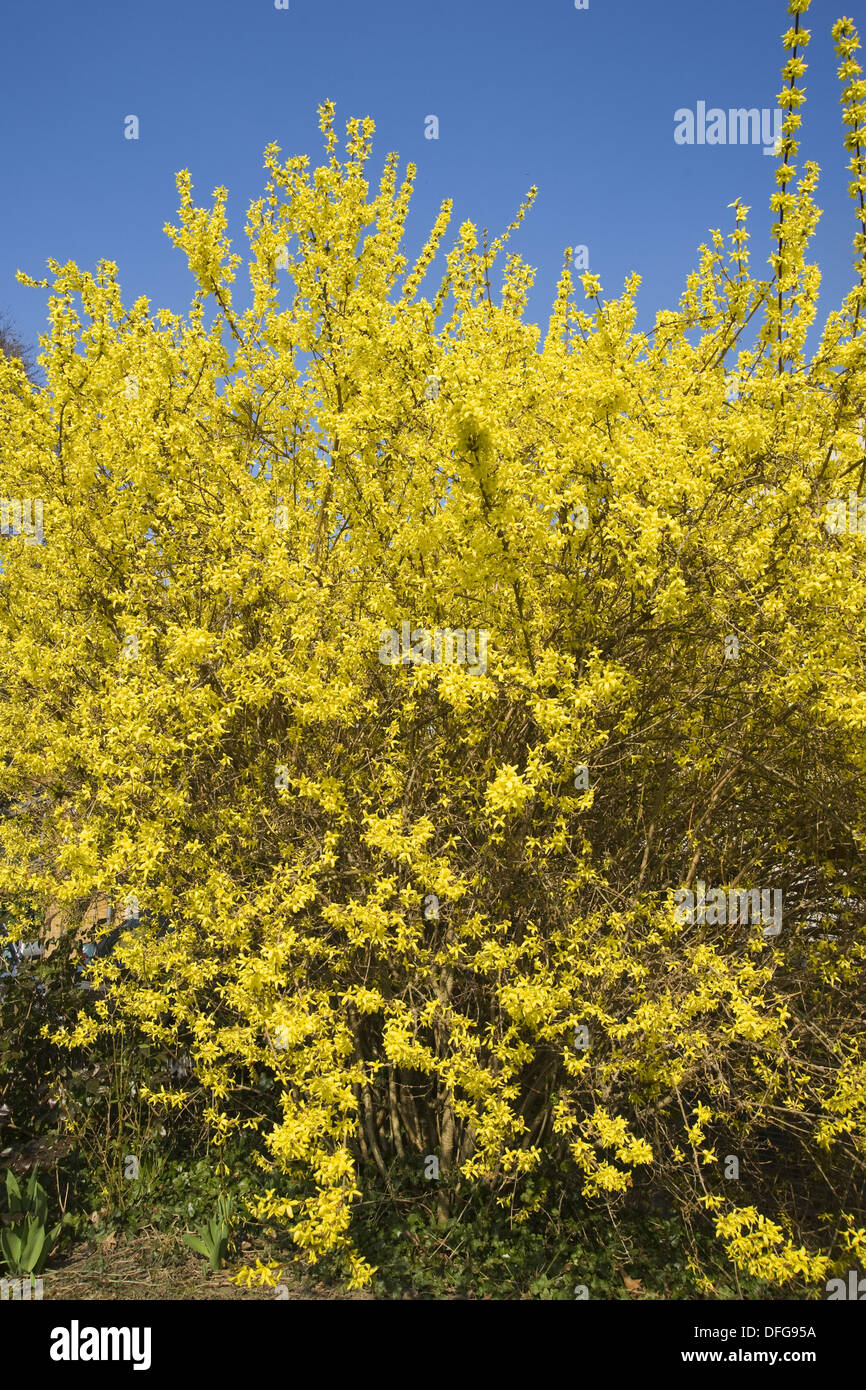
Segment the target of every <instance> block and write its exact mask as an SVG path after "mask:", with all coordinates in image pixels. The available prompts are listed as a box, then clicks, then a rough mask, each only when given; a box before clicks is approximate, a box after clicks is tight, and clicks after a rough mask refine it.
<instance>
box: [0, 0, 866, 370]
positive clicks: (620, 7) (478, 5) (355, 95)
mask: <svg viewBox="0 0 866 1390" xmlns="http://www.w3.org/2000/svg"><path fill="white" fill-rule="evenodd" d="M840 14H848V15H850V16H851V17H852V18H853V19H854V20H855V23H858V27H859V28H860V29H861V34H862V31H863V30H866V13H864V12H863V7H862V6H861V5H860V3H859V0H858V4H857V5H856V6H853V5H852V4H851V0H815V3H814V4H813V6H812V10H811V12H810V14H809V15H808V16H807V17H806V26H807V27H808V28H810V29H811V31H812V42H811V44H810V47H809V50H808V53H807V55H806V57H807V61H808V63H809V70H808V73H807V75H806V78H805V82H806V92H807V101H806V105H805V107H804V108H803V112H804V129H803V134H802V141H803V143H802V147H801V151H800V156H799V160H800V161H802V159H803V158H812V159H815V160H816V161H817V162H818V163H819V165H820V166H821V171H822V178H821V183H820V185H819V190H818V195H817V200H818V205H819V206H820V207H822V208H823V209H824V216H823V217H822V220H821V223H820V225H819V230H818V234H817V237H816V239H815V241H814V242H813V257H812V258H813V259H817V261H818V264H819V265H820V267H821V270H822V272H823V275H824V281H823V289H822V298H821V312H820V315H819V323H820V321H821V320H822V319H823V317H824V314H825V313H826V312H827V311H828V310H829V309H830V308H834V307H836V305H837V303H838V301H839V299H840V297H841V296H842V295H843V294H844V293H845V292H846V291H847V290H848V289H850V287H851V284H852V278H853V277H852V266H853V252H852V248H851V239H852V236H853V234H854V231H855V226H854V221H853V204H852V202H851V200H850V199H849V198H848V197H847V194H846V191H845V190H846V185H847V182H848V177H849V176H848V174H847V172H846V169H845V164H846V161H847V155H846V154H845V151H844V149H843V147H842V131H843V128H842V121H841V107H840V105H839V95H840V86H839V83H838V81H837V79H836V76H835V72H836V66H837V60H836V56H835V54H834V52H833V47H832V40H831V37H830V30H831V27H832V24H833V22H834V20H835V19H836V18H838V17H839V15H840ZM791 23H793V21H792V20H791V19H790V18H789V16H788V14H787V6H786V4H785V0H726V3H724V4H721V3H709V0H658V3H652V0H590V5H589V9H588V10H584V11H578V10H576V9H575V8H574V0H523V3H518V0H437V3H435V4H433V3H425V0H366V2H365V3H364V4H359V3H357V0H290V9H289V10H287V11H278V10H276V9H275V8H274V3H273V0H139V2H138V3H133V0H77V2H76V3H68V0H39V2H38V3H37V0H19V3H16V4H14V5H11V4H10V5H8V6H6V7H5V11H4V16H3V49H4V53H3V110H4V121H3V133H2V135H0V148H2V161H3V167H2V189H3V194H4V197H3V202H4V211H3V216H2V237H0V309H5V310H6V311H8V312H9V314H10V315H11V317H12V320H13V322H14V324H15V326H16V327H17V329H18V331H19V333H20V334H21V336H22V337H23V338H24V339H25V340H27V341H28V342H30V343H34V344H35V341H36V339H37V336H38V334H39V333H41V332H44V331H45V323H46V318H45V299H46V294H45V292H40V291H36V290H31V289H27V288H26V287H24V286H20V285H17V284H16V282H15V278H14V277H15V271H16V269H18V268H21V269H23V270H26V271H27V272H29V273H30V274H32V275H36V276H39V275H43V274H44V273H45V268H44V267H45V260H46V257H48V256H54V257H56V258H57V259H58V260H60V261H61V262H63V261H66V260H68V259H73V260H75V261H77V262H78V264H79V265H80V266H82V267H86V268H93V266H94V265H95V262H96V261H97V260H98V259H99V258H100V257H106V258H108V259H109V260H113V261H115V262H117V264H118V267H119V272H120V280H121V285H122V287H123V293H124V300H125V301H126V302H127V303H132V301H133V300H134V299H135V298H136V297H137V296H139V295H142V294H144V295H147V296H148V297H149V299H150V301H151V307H152V308H153V309H154V310H155V309H158V308H160V307H162V306H167V307H169V308H172V309H174V310H180V309H182V308H184V307H185V305H186V304H187V303H188V300H189V297H190V295H191V292H192V281H191V278H190V277H189V275H188V272H187V270H186V267H185V262H184V259H183V257H182V255H181V253H180V252H178V251H176V250H175V249H174V248H173V247H172V246H171V245H170V243H169V241H168V239H167V238H166V237H165V235H164V233H163V231H162V227H163V224H164V223H165V222H166V221H174V220H175V211H176V206H177V196H176V190H175V186H174V173H175V171H176V170H178V169H182V168H188V169H189V170H190V172H191V175H192V179H193V184H194V195H195V196H196V198H197V200H198V201H200V202H205V201H207V200H209V197H210V194H211V192H212V190H213V189H214V187H216V186H217V185H219V184H224V185H225V186H226V187H227V188H228V190H229V213H230V218H231V230H232V234H233V237H234V239H235V249H236V250H239V251H241V252H245V250H246V238H245V237H244V235H243V222H244V216H245V213H246V208H247V205H248V203H249V201H250V200H251V198H253V197H256V196H259V195H260V194H261V192H262V190H263V185H264V181H265V176H264V172H263V170H262V160H261V155H262V151H263V149H264V147H265V145H266V144H267V143H268V142H269V141H272V140H275V141H276V142H277V143H278V144H279V145H280V147H281V150H282V152H283V156H284V157H288V156H290V155H293V154H298V153H306V154H308V155H309V156H310V157H311V160H312V161H313V163H314V164H316V163H320V162H322V153H321V152H322V146H321V135H320V133H319V131H318V128H317V117H316V107H317V106H318V104H319V103H320V102H322V101H323V100H324V99H326V98H328V97H330V98H333V99H334V100H335V101H336V103H337V127H338V129H341V128H342V123H343V121H344V120H345V118H346V117H348V116H350V115H359V116H365V115H369V116H372V117H373V119H374V120H375V122H376V127H377V130H376V137H375V142H374V157H373V161H372V163H371V166H370V167H371V182H373V180H374V179H376V178H377V177H378V172H379V168H380V167H381V161H382V160H383V159H384V157H385V155H386V153H387V152H388V151H389V150H397V151H398V152H399V153H400V155H401V159H402V160H403V161H406V160H412V161H414V162H415V163H416V164H417V166H418V179H417V193H416V197H415V201H414V204H413V209H414V210H413V214H412V216H411V218H410V222H409V230H410V241H409V243H408V254H409V255H410V256H411V255H412V253H413V252H414V251H416V250H417V249H418V247H420V244H421V238H422V236H423V233H424V231H425V229H426V227H427V226H428V225H429V223H430V222H431V221H432V219H433V217H434V216H435V213H436V210H437V208H438V206H439V203H440V201H441V200H442V199H443V198H444V197H452V198H453V199H454V202H455V209H454V218H453V221H452V224H451V228H450V230H449V244H450V242H451V239H452V238H453V236H454V235H456V231H457V228H458V226H459V225H460V223H461V222H462V221H463V220H464V219H466V218H468V219H470V220H472V221H473V222H475V224H476V225H477V226H478V227H479V228H481V227H483V226H487V227H489V228H490V229H491V232H494V233H495V232H499V231H500V230H501V229H502V228H503V227H504V226H505V225H506V223H507V222H508V221H510V220H511V218H512V216H513V214H514V212H515V211H516V209H517V207H518V206H519V204H520V202H521V199H522V198H523V196H524V194H525V193H526V191H527V190H528V189H529V187H530V186H531V185H532V184H537V185H538V188H539V197H538V199H537V202H536V204H535V207H534V208H533V210H532V211H531V213H530V214H529V217H528V219H527V221H526V222H525V223H524V226H523V228H522V229H521V231H520V232H519V234H518V237H517V239H516V240H515V241H514V242H513V248H514V249H516V250H519V251H520V253H521V254H522V255H523V257H524V259H526V260H527V261H529V263H530V264H531V265H533V266H534V267H535V268H536V271H537V279H536V287H535V290H534V292H533V295H532V298H531V300H530V305H529V310H530V313H529V317H531V318H532V319H534V320H535V321H536V322H540V323H541V324H542V325H543V326H546V323H547V317H548V312H549V307H550V303H551V300H552V296H553V291H554V285H555V282H556V279H557V277H558V274H559V271H560V268H561V264H562V256H563V250H564V247H565V246H568V245H574V244H577V243H583V244H585V245H587V246H588V247H589V254H590V264H589V269H590V270H592V271H593V272H595V273H598V274H599V275H600V276H601V278H602V284H603V287H604V291H605V293H606V294H607V295H608V296H610V297H613V296H614V295H616V294H618V293H619V292H620V289H621V286H622V282H623V279H624V277H625V276H626V275H627V274H628V273H629V272H630V271H632V270H636V271H637V272H638V273H639V274H640V275H641V276H642V277H643V284H642V287H641V291H640V296H639V300H638V303H639V310H640V313H639V320H638V325H639V326H649V325H650V324H651V323H652V321H653V319H654V316H655V313H656V311H657V310H658V309H660V308H667V307H674V306H675V304H676V301H677V299H678V297H679V294H680V292H681V289H682V287H683V282H684V278H685V275H686V273H687V272H688V271H689V270H690V269H692V268H693V267H694V266H695V265H696V262H697V256H696V248H697V246H698V245H699V244H700V243H701V242H702V241H704V240H707V239H708V236H707V233H708V229H709V228H710V227H720V228H721V229H722V230H723V232H725V233H727V232H728V231H729V230H730V229H731V227H732V225H733V224H732V222H731V217H732V213H731V212H730V211H729V210H728V208H727V204H729V203H730V202H732V201H733V199H734V198H735V197H736V196H737V195H740V196H741V197H742V198H743V200H744V201H745V202H746V203H747V204H749V205H750V206H751V208H752V213H751V216H750V229H751V231H752V233H753V238H752V242H751V250H752V256H753V261H752V267H753V271H754V272H755V273H756V274H757V275H759V276H763V275H764V274H765V273H766V269H767V267H766V257H767V254H768V253H769V250H770V243H769V239H768V235H767V229H768V227H769V222H770V218H769V213H768V199H769V197H770V195H771V193H772V192H773V190H774V188H775V183H774V177H773V171H774V168H775V164H776V161H775V160H774V159H773V158H770V157H765V156H764V155H763V152H762V148H761V146H760V145H757V146H754V145H697V144H695V145H692V146H680V145H677V144H675V142H674V138H673V132H674V112H675V110H676V109H677V108H680V107H690V108H691V109H693V110H694V109H695V107H696V105H697V103H698V102H699V101H704V102H705V103H706V105H707V107H720V108H722V109H724V110H726V111H727V110H728V109H730V108H731V107H758V108H764V107H766V108H774V107H775V106H776V104H777V103H776V94H777V93H778V91H779V90H780V87H781V85H782V84H781V79H780V75H779V74H780V68H781V65H782V63H783V61H784V54H783V50H782V47H781V43H780V36H781V34H782V33H783V32H784V31H785V29H787V27H788V26H789V24H791ZM858 56H860V58H861V61H863V57H862V51H861V54H860V55H858ZM130 114H133V115H137V116H138V117H139V120H140V138H139V140H137V141H132V140H126V139H124V118H125V117H126V116H128V115H130ZM428 115H436V116H438V118H439V122H440V133H439V139H438V140H428V139H425V137H424V122H425V117H427V116H428ZM241 276H243V271H242V272H241ZM241 283H242V282H241V279H240V277H239V282H238V288H239V289H240V287H241ZM244 283H245V277H244ZM427 293H429V294H432V289H429V290H428V291H427ZM815 337H816V334H815V333H814V332H813V334H812V339H811V343H812V346H814V341H815Z"/></svg>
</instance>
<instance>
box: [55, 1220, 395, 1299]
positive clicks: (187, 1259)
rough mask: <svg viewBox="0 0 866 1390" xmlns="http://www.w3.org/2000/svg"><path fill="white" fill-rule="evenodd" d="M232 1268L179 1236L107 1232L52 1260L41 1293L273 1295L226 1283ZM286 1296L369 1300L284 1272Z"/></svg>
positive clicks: (245, 1254) (247, 1255)
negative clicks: (213, 1265)
mask: <svg viewBox="0 0 866 1390" xmlns="http://www.w3.org/2000/svg"><path fill="white" fill-rule="evenodd" d="M241 1255H242V1258H243V1260H244V1262H245V1263H246V1262H247V1261H248V1262H249V1263H250V1264H254V1263H255V1257H256V1252H255V1251H254V1250H252V1249H251V1248H243V1249H242V1251H241ZM230 1272H231V1271H225V1270H221V1271H220V1272H219V1273H218V1274H211V1273H210V1271H209V1270H208V1269H207V1267H206V1266H205V1265H204V1261H203V1260H202V1259H201V1258H200V1257H199V1256H197V1255H195V1254H194V1253H193V1252H192V1251H191V1250H190V1249H189V1248H188V1246H186V1245H184V1243H183V1241H182V1240H181V1239H180V1237H179V1236H176V1235H167V1234H165V1233H164V1232H160V1231H142V1232H140V1233H139V1234H137V1235H134V1236H122V1235H116V1236H114V1235H109V1236H107V1237H106V1238H105V1240H103V1241H100V1242H98V1243H95V1242H88V1243H87V1244H86V1245H82V1246H76V1247H75V1249H74V1250H73V1251H72V1252H71V1253H70V1254H69V1255H67V1256H65V1257H64V1258H62V1259H58V1260H56V1261H53V1262H52V1264H51V1267H50V1268H48V1269H46V1270H45V1272H44V1273H43V1275H42V1282H43V1299H44V1300H46V1301H47V1300H57V1299H71V1300H76V1301H77V1300H82V1301H89V1300H93V1301H100V1302H101V1301H103V1300H109V1299H135V1300H140V1301H142V1302H148V1301H154V1300H166V1301H170V1302H174V1301H188V1300H207V1301H211V1300H215V1299H222V1300H231V1301H235V1300H237V1299H258V1300H259V1301H261V1300H262V1299H267V1300H273V1299H274V1298H275V1297H276V1296H277V1294H276V1291H275V1290H274V1289H262V1288H253V1289H241V1288H238V1287H237V1286H236V1285H234V1284H230V1283H229V1279H228V1275H229V1273H230ZM280 1282H281V1284H282V1285H283V1286H284V1287H285V1293H284V1294H282V1295H281V1296H282V1297H284V1298H286V1297H287V1298H289V1299H304V1300H318V1299H339V1300H356V1299H362V1300H371V1299H373V1297H374V1295H373V1294H372V1293H370V1292H369V1291H367V1290H362V1291H359V1292H353V1293H346V1291H345V1289H343V1288H341V1287H340V1286H339V1285H336V1286H327V1285H325V1284H322V1283H318V1282H316V1280H315V1279H314V1278H310V1279H304V1278H302V1277H299V1276H298V1275H292V1274H288V1273H287V1274H285V1275H284V1276H283V1277H282V1279H281V1281H280Z"/></svg>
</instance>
